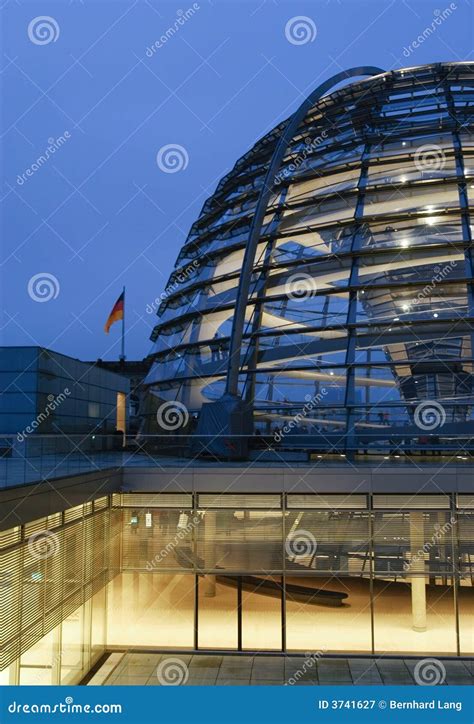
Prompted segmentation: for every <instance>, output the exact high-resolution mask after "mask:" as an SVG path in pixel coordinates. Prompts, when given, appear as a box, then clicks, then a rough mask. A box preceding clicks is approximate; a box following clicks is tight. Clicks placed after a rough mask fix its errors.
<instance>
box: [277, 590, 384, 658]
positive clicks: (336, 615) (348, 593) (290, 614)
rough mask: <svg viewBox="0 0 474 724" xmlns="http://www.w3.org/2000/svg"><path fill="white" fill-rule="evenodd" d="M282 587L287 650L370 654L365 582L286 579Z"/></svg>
mask: <svg viewBox="0 0 474 724" xmlns="http://www.w3.org/2000/svg"><path fill="white" fill-rule="evenodd" d="M286 587H287V593H286V643H287V648H288V651H305V652H306V651H311V652H317V651H321V652H323V653H325V652H334V651H345V652H347V653H350V652H354V653H359V652H360V653H363V652H367V651H369V652H370V651H371V647H372V643H371V624H370V581H369V580H368V579H367V580H366V579H362V578H350V577H338V578H336V577H317V576H312V577H307V576H298V577H296V576H289V577H288V578H287V584H286Z"/></svg>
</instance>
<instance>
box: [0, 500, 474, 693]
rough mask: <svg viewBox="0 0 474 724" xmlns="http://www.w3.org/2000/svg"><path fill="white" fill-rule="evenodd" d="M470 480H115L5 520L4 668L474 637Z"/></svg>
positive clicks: (47, 672) (71, 669)
mask: <svg viewBox="0 0 474 724" xmlns="http://www.w3.org/2000/svg"><path fill="white" fill-rule="evenodd" d="M473 520H474V512H473V509H472V500H470V499H469V496H460V495H458V496H456V495H441V494H440V495H410V496H400V495H359V494H354V495H315V494H307V495H299V494H286V495H275V494H271V495H266V494H265V495H259V494H253V495H235V494H227V495H226V494H220V495H215V494H212V495H211V494H205V495H204V494H201V495H197V494H195V495H191V494H165V493H159V494H153V493H136V494H135V493H123V494H113V495H112V496H110V497H104V498H101V499H99V500H96V501H94V503H86V504H84V505H80V506H76V507H75V508H71V509H69V510H66V511H65V512H64V513H60V514H55V515H53V516H50V517H49V518H47V519H41V520H37V521H32V522H31V523H28V524H26V525H24V526H18V527H17V528H14V529H10V530H7V531H4V532H3V533H2V537H1V546H2V547H1V551H0V553H1V559H2V561H1V566H2V572H3V575H2V589H3V593H4V602H5V603H6V606H4V607H3V608H2V626H1V630H2V649H1V655H2V671H1V673H0V681H1V682H2V683H8V682H10V683H20V684H33V685H35V684H77V683H79V682H80V681H81V680H82V679H83V678H84V676H85V675H86V674H87V673H88V671H89V670H90V669H91V667H92V666H93V665H94V664H95V663H96V662H97V661H98V660H99V659H100V658H101V656H102V655H103V654H104V653H105V652H107V651H111V650H114V649H119V650H123V649H130V648H132V649H143V650H145V649H148V650H162V649H164V650H166V649H168V650H174V649H177V650H179V649H181V650H189V651H193V650H207V651H217V650H221V651H242V652H259V651H269V652H272V651H273V652H275V651H283V652H289V653H292V652H295V653H305V652H307V651H312V652H321V653H323V654H324V653H346V654H347V653H366V654H371V653H374V654H383V653H397V654H407V655H412V654H419V655H427V654H433V655H435V654H437V655H454V656H455V655H471V654H472V653H474V637H473V631H474V594H473V591H474V587H473V586H474V576H473V570H474V569H473V562H474V560H473V559H474V535H473V531H474V526H473Z"/></svg>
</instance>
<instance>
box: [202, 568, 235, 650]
mask: <svg viewBox="0 0 474 724" xmlns="http://www.w3.org/2000/svg"><path fill="white" fill-rule="evenodd" d="M237 584H238V580H237V578H234V577H232V576H222V577H220V576H219V577H218V578H217V577H216V576H201V577H200V578H199V583H198V586H199V588H198V591H199V596H198V598H199V608H198V613H199V617H198V647H199V648H201V649H236V648H237V643H238V639H237V636H238V632H237V626H238V605H237V593H238V591H237Z"/></svg>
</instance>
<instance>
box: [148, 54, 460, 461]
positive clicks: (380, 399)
mask: <svg viewBox="0 0 474 724" xmlns="http://www.w3.org/2000/svg"><path fill="white" fill-rule="evenodd" d="M473 71H474V65H473V64H468V63H449V64H436V65H430V66H421V67H416V68H408V69H404V70H398V71H394V72H390V73H380V74H378V75H375V76H373V77H370V78H367V79H365V80H362V81H357V82H351V83H350V84H346V85H345V86H343V87H342V88H339V89H337V90H335V91H333V92H331V93H329V94H328V95H325V96H323V97H322V98H321V99H320V100H319V101H317V102H316V103H315V104H314V105H313V106H312V107H311V108H310V110H309V111H308V112H307V113H306V114H305V117H304V119H303V121H302V122H301V123H299V125H298V127H297V131H296V133H295V134H294V135H293V136H292V138H291V141H290V142H289V144H288V145H287V146H286V150H285V154H284V159H283V162H282V164H281V165H280V167H279V170H278V172H277V173H276V174H275V175H274V177H272V184H271V194H270V198H269V202H268V204H267V205H266V210H265V216H264V219H263V223H262V225H261V228H260V234H259V238H258V244H257V248H256V253H255V258H254V260H253V268H252V270H251V275H250V276H249V282H250V286H249V294H248V296H247V299H246V309H245V320H244V326H243V336H242V344H241V345H240V349H239V350H238V354H239V358H238V363H239V377H238V393H239V395H240V396H241V398H242V399H243V400H245V401H246V402H247V403H248V405H249V406H250V408H251V410H252V415H253V425H254V433H255V435H256V439H257V438H259V437H260V438H261V439H263V438H265V436H270V437H271V438H272V440H273V444H274V445H275V446H280V447H290V448H295V449H299V448H301V449H303V448H304V449H306V450H310V451H314V452H318V451H323V450H327V449H328V448H330V449H332V450H334V451H336V452H341V453H345V452H347V451H348V450H356V451H363V452H370V451H371V450H374V451H375V450H377V451H380V450H382V451H383V450H389V451H391V452H392V453H393V451H394V450H398V449H400V450H401V449H405V450H407V449H409V448H410V446H411V445H413V440H414V436H415V438H416V440H417V444H418V446H420V445H425V446H427V448H431V447H435V448H437V449H439V448H440V447H445V448H446V449H453V448H454V449H459V450H460V451H463V450H464V449H465V448H466V447H468V446H469V439H470V438H472V437H473V430H474V427H473V414H472V410H473V405H472V402H473V380H474V378H473V366H472V363H473V359H472V339H473V326H472V323H473V318H474V314H473V311H474V298H473V290H474V287H473V256H472V255H473V249H472V230H471V226H470V222H469V201H470V200H471V201H472V198H473V195H474V178H473V176H474V143H473V140H474V139H473V135H472V113H473V105H474V73H473ZM285 123H286V122H285ZM285 123H282V124H280V125H279V126H277V127H276V128H275V129H274V130H273V131H271V132H270V133H269V134H267V135H266V136H265V137H264V138H262V139H261V140H260V141H259V142H258V143H256V145H255V146H254V147H253V148H252V149H251V150H250V151H249V152H248V153H247V154H245V155H244V156H243V157H242V158H241V159H239V161H238V162H237V163H236V165H235V167H234V169H233V170H232V171H231V172H230V173H229V174H227V176H225V177H224V178H223V179H222V180H221V181H220V183H219V184H218V186H217V189H216V191H215V193H214V194H213V195H212V196H211V197H210V198H209V199H208V200H207V201H206V203H205V204H204V206H203V209H202V211H201V214H200V216H199V218H198V219H197V221H196V222H195V223H194V224H193V226H192V228H191V230H190V233H189V236H188V238H187V240H186V243H185V245H184V246H183V248H182V249H181V251H180V253H179V256H178V260H177V262H176V268H175V270H174V271H173V273H172V274H171V277H170V279H169V282H168V285H167V287H166V289H165V291H164V292H163V294H162V295H161V299H162V302H161V306H160V307H159V309H158V312H157V314H158V323H157V324H156V326H155V328H154V331H153V334H152V340H153V342H154V346H153V349H152V352H151V357H152V361H153V363H152V367H151V369H150V373H149V375H148V377H147V380H146V385H147V387H148V401H147V423H146V426H145V429H146V431H147V432H160V431H161V428H162V427H163V426H162V425H161V426H160V414H158V417H157V411H158V410H159V409H161V408H162V406H163V405H165V406H166V405H170V404H171V403H178V405H177V407H179V408H181V409H182V410H185V412H186V414H185V419H184V426H185V427H186V425H187V428H186V429H188V430H189V426H190V425H191V427H192V424H193V420H195V419H197V418H198V416H199V414H200V411H201V409H202V406H203V404H204V403H206V402H212V401H215V400H218V399H219V398H221V396H222V395H223V393H224V391H225V389H226V378H227V379H228V372H229V350H231V341H232V340H231V336H232V330H233V322H234V310H235V305H236V301H237V295H238V291H239V285H241V284H242V266H243V257H244V252H245V248H246V245H247V244H248V239H249V232H250V229H251V224H252V219H253V215H254V212H255V209H256V204H257V202H258V199H259V197H260V195H261V194H262V189H263V180H264V176H265V173H266V172H267V170H268V167H269V164H270V162H271V160H272V158H273V156H274V154H275V152H276V148H277V144H278V142H279V140H280V138H281V137H282V134H283V131H284V129H285ZM164 428H165V429H168V428H166V425H165V426H164Z"/></svg>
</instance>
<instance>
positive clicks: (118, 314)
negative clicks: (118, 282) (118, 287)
mask: <svg viewBox="0 0 474 724" xmlns="http://www.w3.org/2000/svg"><path fill="white" fill-rule="evenodd" d="M124 305H125V290H124V291H123V292H122V294H121V295H120V296H119V298H118V299H117V301H116V302H115V304H114V306H113V307H112V311H111V312H110V314H109V316H108V319H107V321H106V323H105V327H104V332H105V333H106V334H108V333H109V329H110V328H111V326H112V325H113V323H114V322H118V321H119V319H123V310H124Z"/></svg>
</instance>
